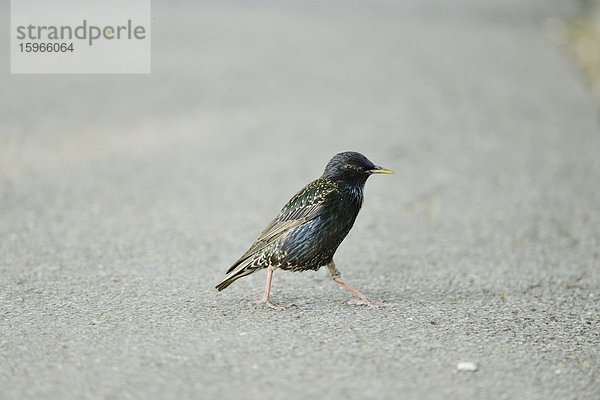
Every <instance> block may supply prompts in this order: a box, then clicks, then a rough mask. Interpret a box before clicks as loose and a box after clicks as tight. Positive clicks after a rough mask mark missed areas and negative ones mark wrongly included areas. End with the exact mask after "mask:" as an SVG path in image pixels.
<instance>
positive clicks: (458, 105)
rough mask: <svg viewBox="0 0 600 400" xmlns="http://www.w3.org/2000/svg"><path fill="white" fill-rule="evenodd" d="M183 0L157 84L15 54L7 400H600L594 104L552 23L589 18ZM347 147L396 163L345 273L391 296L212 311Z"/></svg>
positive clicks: (3, 337) (4, 240) (1, 254)
mask: <svg viewBox="0 0 600 400" xmlns="http://www.w3.org/2000/svg"><path fill="white" fill-rule="evenodd" d="M169 4H170V5H169V6H166V5H161V4H156V2H155V4H154V7H153V25H152V40H153V65H152V71H153V72H152V74H151V75H147V76H126V75H115V76H111V75H104V76H103V75H90V76H86V75H79V76H75V75H59V76H47V75H40V76H27V75H23V76H18V75H9V74H8V56H7V54H8V48H7V43H6V42H7V41H2V42H1V43H0V50H1V52H2V54H4V56H3V58H2V64H1V68H2V69H1V71H0V72H1V73H0V91H1V96H0V135H1V136H0V137H1V139H2V141H1V146H0V205H1V207H0V398H2V399H6V400H8V399H64V400H67V399H84V398H85V399H122V398H133V399H148V398H179V399H192V398H194V399H202V398H207V399H208V398H211V399H212V398H219V399H239V398H244V399H265V398H273V399H279V398H286V399H288V400H294V399H317V398H344V399H369V398H377V399H399V398H402V399H419V398H428V399H442V398H443V399H464V398H493V399H598V398H600V381H599V379H598V375H599V374H600V361H599V360H600V333H599V332H600V326H599V323H600V317H599V311H600V209H599V204H600V190H599V182H600V157H599V154H600V133H599V132H600V130H599V128H600V126H599V122H598V118H597V116H598V108H597V105H596V104H594V102H593V99H592V95H591V91H590V90H589V88H588V87H587V86H586V84H585V82H584V81H583V78H582V77H581V76H580V74H579V72H578V71H577V69H576V67H575V65H574V63H573V62H572V60H571V58H570V56H569V54H568V53H567V52H566V51H565V49H564V48H561V47H560V46H557V45H556V44H554V43H552V42H551V41H550V40H549V39H548V35H547V32H546V29H545V27H546V25H547V23H546V22H547V19H548V18H569V17H570V16H572V15H573V14H574V13H575V12H576V11H577V10H576V8H575V7H576V5H577V3H575V2H571V1H559V0H543V1H542V0H537V1H536V0H531V1H525V0H519V1H517V0H509V1H506V0H502V1H500V0H493V1H486V2H481V1H479V0H471V1H467V0H461V1H453V2H450V1H448V2H443V1H426V2H423V1H418V0H414V1H407V2H402V3H400V4H395V3H392V2H385V1H373V2H369V3H367V2H358V1H352V2H350V1H343V2H335V3H327V4H322V2H316V1H315V2H312V1H311V2H303V3H296V2H285V3H282V2H274V1H272V2H258V3H253V5H249V4H248V3H247V2H241V1H240V2H235V3H228V4H227V5H225V4H222V2H219V3H213V4H201V5H194V6H191V5H189V4H185V3H183V2H171V3H169ZM2 18H3V21H4V22H8V21H7V19H8V9H7V5H6V4H3V5H2ZM345 150H356V151H360V152H362V153H364V154H366V155H367V156H368V157H370V158H371V159H372V160H373V161H374V162H375V163H378V164H380V165H383V166H385V167H388V168H391V169H394V170H396V171H397V174H396V175H394V176H376V177H373V178H371V179H370V181H369V182H368V183H367V187H366V201H365V205H364V207H363V210H362V212H361V214H360V215H359V218H358V220H357V222H356V225H355V228H354V229H353V231H352V232H351V234H350V235H349V237H348V238H347V239H346V241H345V242H344V243H343V244H342V246H341V247H340V249H339V251H338V254H337V256H336V263H337V265H338V267H339V269H340V270H341V271H342V273H343V274H344V276H345V277H346V278H347V280H348V281H349V282H350V283H351V284H353V285H354V286H356V287H357V288H359V289H361V290H362V291H364V292H365V293H366V294H368V295H370V296H371V297H373V298H375V299H377V300H382V301H385V302H388V303H390V304H391V305H390V306H389V307H386V308H381V309H371V308H366V307H357V306H350V305H347V304H345V301H346V300H348V299H349V296H348V295H347V294H346V293H344V292H343V291H341V290H339V289H338V288H337V287H336V286H335V285H334V284H333V282H332V281H331V280H330V278H329V277H328V273H327V271H326V270H321V271H318V272H316V273H313V272H306V273H303V274H293V273H286V272H282V271H277V272H276V273H275V275H274V283H273V292H272V296H273V300H274V301H276V302H280V303H294V304H295V305H296V306H295V307H291V308H289V309H287V310H284V311H274V310H271V309H268V308H263V307H252V306H249V305H248V304H247V303H248V302H249V301H250V300H254V299H256V298H258V297H259V296H260V294H261V291H262V287H263V280H264V276H265V274H264V273H257V274H255V275H253V276H250V277H247V278H244V279H242V280H240V281H238V282H236V284H235V285H233V286H231V287H230V288H229V289H227V290H226V291H224V292H222V293H217V291H216V290H214V289H213V287H214V285H215V284H216V283H217V282H218V280H219V279H220V278H221V277H222V276H223V274H224V272H225V270H226V269H227V268H228V267H229V265H230V264H231V263H232V262H233V261H235V260H236V258H237V257H238V256H239V255H241V254H242V253H243V252H244V251H245V250H246V248H247V246H248V245H249V244H250V243H251V242H252V241H253V240H254V239H255V237H256V236H257V235H258V234H259V233H260V231H261V230H262V229H263V228H264V226H265V225H266V223H267V222H268V221H269V220H270V218H272V217H273V216H274V215H275V213H276V212H277V211H278V210H279V208H280V207H281V206H282V205H283V204H284V203H285V201H287V200H288V198H289V197H290V196H291V195H292V194H294V193H295V192H296V191H297V190H298V189H299V188H301V187H302V186H303V185H304V184H305V183H307V182H309V181H310V180H312V179H314V178H316V177H318V176H319V175H320V174H321V172H322V169H323V167H324V165H325V163H326V162H327V161H328V159H329V158H330V157H331V156H332V155H333V154H335V153H337V152H339V151H345ZM460 362H472V363H476V367H477V368H476V369H477V370H476V371H460V370H458V369H457V364H458V363H460Z"/></svg>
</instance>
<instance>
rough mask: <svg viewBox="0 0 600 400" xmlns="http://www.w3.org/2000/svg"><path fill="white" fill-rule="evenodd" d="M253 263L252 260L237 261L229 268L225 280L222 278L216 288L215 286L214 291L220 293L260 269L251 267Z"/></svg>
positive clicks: (254, 266)
mask: <svg viewBox="0 0 600 400" xmlns="http://www.w3.org/2000/svg"><path fill="white" fill-rule="evenodd" d="M253 261H254V260H252V259H246V260H241V262H240V261H238V262H237V263H236V264H234V265H233V266H232V267H231V268H229V270H228V271H227V275H225V278H223V280H222V281H221V282H219V283H218V284H217V286H215V289H217V290H218V291H219V292H220V291H221V290H223V289H225V288H226V287H227V286H229V285H231V284H232V283H233V282H235V281H237V280H238V279H240V278H242V277H244V276H246V275H250V274H251V273H253V272H255V271H257V270H258V269H260V267H258V266H256V265H253Z"/></svg>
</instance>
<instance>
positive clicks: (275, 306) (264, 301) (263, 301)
mask: <svg viewBox="0 0 600 400" xmlns="http://www.w3.org/2000/svg"><path fill="white" fill-rule="evenodd" d="M261 304H264V305H266V306H268V307H270V308H272V309H273V310H285V307H284V306H280V305H278V304H273V303H271V301H270V300H269V299H260V300H254V301H251V302H250V305H253V306H258V305H261ZM292 305H294V304H292Z"/></svg>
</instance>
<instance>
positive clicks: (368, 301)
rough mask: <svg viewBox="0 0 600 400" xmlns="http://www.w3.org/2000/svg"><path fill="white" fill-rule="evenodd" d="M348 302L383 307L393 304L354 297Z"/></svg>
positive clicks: (356, 304)
mask: <svg viewBox="0 0 600 400" xmlns="http://www.w3.org/2000/svg"><path fill="white" fill-rule="evenodd" d="M348 304H350V305H353V306H367V307H370V308H382V307H389V306H391V304H390V303H384V302H382V301H373V300H371V299H367V298H365V299H360V300H357V299H352V300H348Z"/></svg>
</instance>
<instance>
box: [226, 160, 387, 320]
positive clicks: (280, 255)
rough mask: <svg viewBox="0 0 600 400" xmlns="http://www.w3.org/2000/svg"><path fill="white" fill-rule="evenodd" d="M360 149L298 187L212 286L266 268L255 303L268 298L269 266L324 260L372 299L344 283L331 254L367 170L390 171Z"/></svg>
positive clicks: (354, 210) (350, 221)
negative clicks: (263, 281) (262, 294)
mask: <svg viewBox="0 0 600 400" xmlns="http://www.w3.org/2000/svg"><path fill="white" fill-rule="evenodd" d="M393 173H394V172H393V171H390V170H389V169H385V168H381V167H378V166H376V165H375V164H373V163H372V162H371V161H369V159H368V158H367V157H365V156H363V155H362V154H360V153H356V152H350V151H349V152H345V153H339V154H337V155H335V156H334V157H333V158H332V159H331V161H329V163H328V164H327V166H326V167H325V172H323V175H321V177H320V178H319V179H317V180H316V181H314V182H311V183H309V184H308V185H306V186H305V187H304V189H302V190H300V191H299V192H298V193H297V194H296V195H295V196H294V197H292V198H291V200H290V201H288V203H287V204H286V205H285V206H284V207H283V208H282V209H281V211H280V212H279V215H277V217H275V219H274V220H273V221H272V222H271V223H270V224H269V226H267V228H266V229H265V230H264V231H263V233H262V234H261V235H260V237H259V238H258V239H257V240H256V242H254V244H253V245H252V246H251V247H250V248H249V249H248V251H246V253H244V255H243V256H242V257H241V258H240V259H239V260H237V261H236V262H235V263H234V264H233V265H232V266H231V268H229V269H228V270H227V275H225V278H224V279H223V280H222V281H221V282H219V284H218V285H217V286H216V289H218V290H219V291H221V290H223V289H225V288H226V287H227V286H229V285H231V284H232V283H233V282H235V281H236V280H238V279H239V278H241V277H243V276H246V275H250V274H252V273H254V272H256V271H258V270H259V269H263V268H267V282H266V284H265V293H264V296H263V298H262V299H261V300H259V301H257V302H256V303H266V304H267V305H269V306H270V307H273V308H280V307H278V306H275V305H273V304H272V303H271V301H270V300H269V292H270V290H271V279H272V277H273V271H274V270H275V269H277V268H281V269H283V270H290V271H306V270H314V271H316V270H318V269H319V268H321V267H322V266H323V265H327V268H328V269H329V272H330V273H331V276H332V277H333V280H334V281H335V282H336V283H337V284H338V285H339V286H340V287H343V288H344V289H346V290H348V291H349V292H350V293H352V294H353V295H354V296H356V297H358V298H359V299H360V300H361V301H360V304H368V305H373V304H374V303H373V302H372V301H371V300H370V299H369V298H368V297H367V296H365V295H364V294H362V293H361V292H359V291H358V290H356V289H354V288H353V287H351V286H350V285H348V284H347V283H346V282H344V280H343V279H342V276H341V274H340V272H339V271H338V270H337V268H336V267H335V264H334V262H333V255H334V253H335V251H336V250H337V248H338V246H339V245H340V243H342V240H344V238H345V237H346V235H347V234H348V232H349V231H350V229H351V228H352V225H354V220H355V219H356V216H357V215H358V212H359V211H360V207H361V206H362V202H363V188H364V186H365V182H366V181H367V178H368V177H369V176H371V175H372V174H393Z"/></svg>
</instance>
